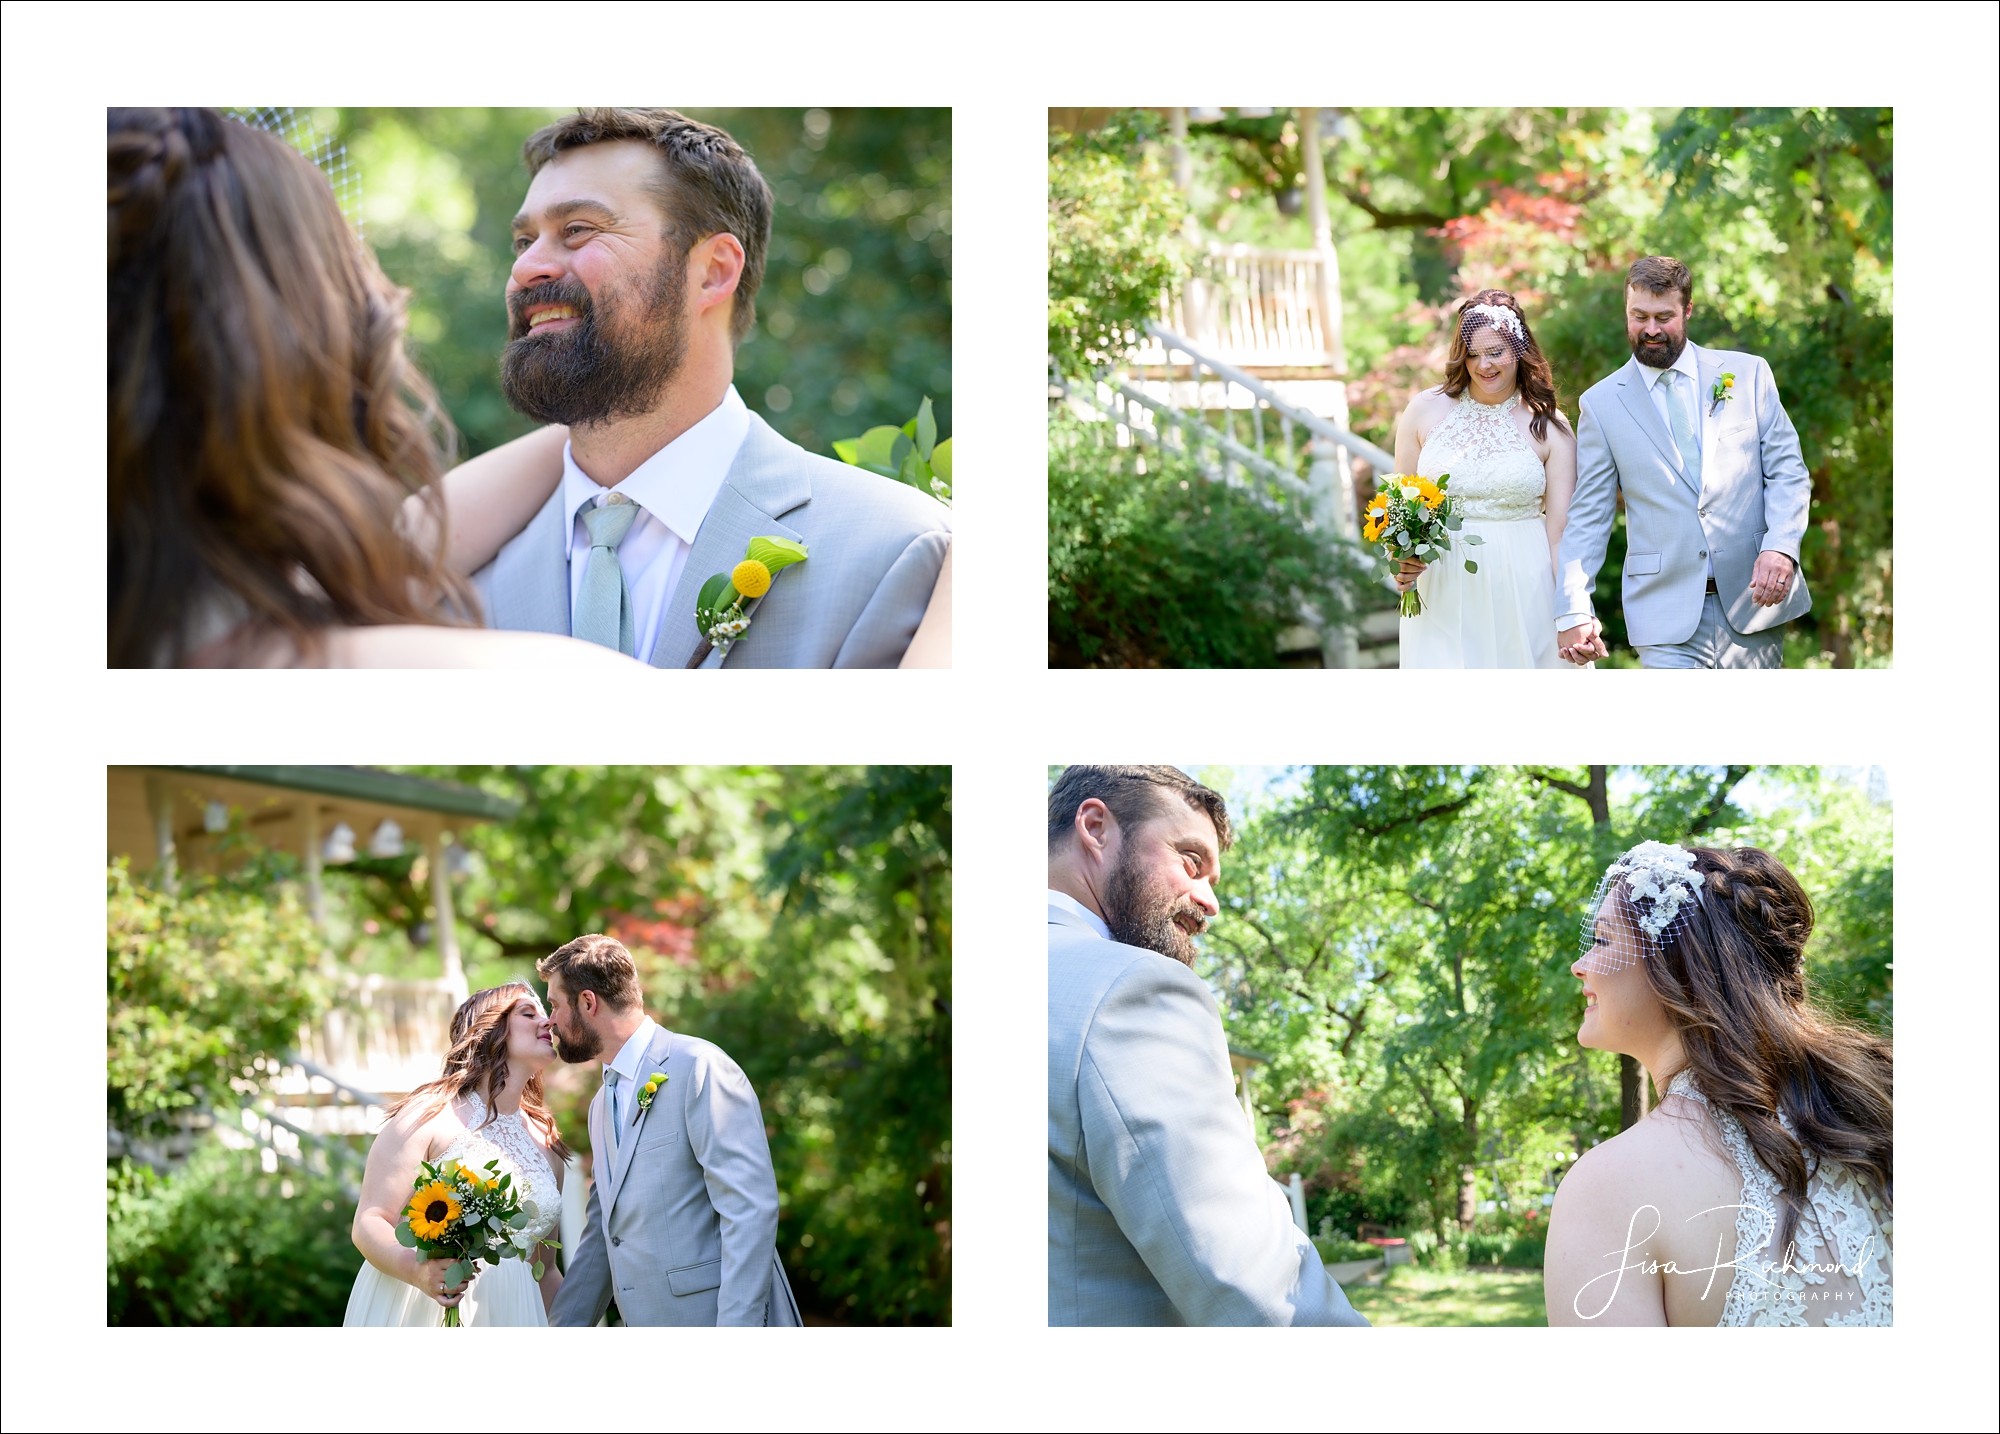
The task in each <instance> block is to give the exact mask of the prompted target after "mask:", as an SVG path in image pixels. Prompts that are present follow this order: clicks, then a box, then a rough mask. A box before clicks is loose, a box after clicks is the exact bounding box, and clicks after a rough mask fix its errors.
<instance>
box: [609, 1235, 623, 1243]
mask: <svg viewBox="0 0 2000 1434" xmlns="http://www.w3.org/2000/svg"><path fill="white" fill-rule="evenodd" d="M611 1243H612V1244H614V1245H622V1244H624V1243H625V1242H624V1241H623V1240H621V1239H619V1238H618V1237H617V1236H616V1235H613V1236H612V1237H611Z"/></svg>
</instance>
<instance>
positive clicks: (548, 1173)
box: [438, 1094, 562, 1240]
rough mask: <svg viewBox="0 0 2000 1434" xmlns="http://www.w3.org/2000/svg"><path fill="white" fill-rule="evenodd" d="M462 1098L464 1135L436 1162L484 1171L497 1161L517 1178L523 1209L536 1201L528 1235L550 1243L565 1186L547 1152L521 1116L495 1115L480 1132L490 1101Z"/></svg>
mask: <svg viewBox="0 0 2000 1434" xmlns="http://www.w3.org/2000/svg"><path fill="white" fill-rule="evenodd" d="M463 1099H464V1101H465V1133H464V1134H462V1135H459V1136H456V1137H454V1138H453V1140H452V1142H451V1144H449V1145H447V1146H446V1147H445V1148H444V1154H442V1155H440V1156H439V1157H438V1159H439V1160H440V1161H444V1160H457V1161H462V1162H464V1163H465V1164H468V1165H471V1166H474V1167H475V1168H477V1169H481V1170H483V1169H485V1168H486V1162H487V1161H489V1160H498V1161H499V1162H500V1169H501V1170H502V1171H503V1172H504V1173H506V1174H509V1175H512V1176H513V1177H514V1184H515V1185H516V1186H517V1187H518V1188H519V1189H520V1191H521V1202H522V1204H524V1205H526V1204H528V1203H530V1202H532V1203H533V1205H534V1207H535V1211H536V1213H535V1214H534V1215H533V1216H532V1217H531V1218H530V1219H529V1221H528V1223H527V1225H526V1226H525V1227H524V1229H525V1230H526V1232H527V1234H528V1236H529V1237H530V1238H531V1239H535V1240H545V1239H547V1238H548V1237H549V1235H550V1234H551V1233H552V1232H553V1231H554V1230H555V1228H556V1222H557V1221H558V1220H560V1219H561V1218H562V1187H561V1186H559V1185H557V1184H556V1172H555V1170H554V1168H553V1167H551V1166H550V1164H549V1157H548V1154H547V1152H545V1151H544V1150H543V1149H542V1147H541V1144H540V1143H539V1142H538V1141H537V1140H536V1139H535V1137H534V1136H533V1134H531V1133H530V1132H529V1130H528V1123H527V1122H526V1121H525V1120H523V1119H522V1118H521V1115H520V1112H519V1111H516V1112H515V1113H514V1114H512V1115H496V1116H495V1117H494V1118H493V1123H492V1124H491V1125H489V1126H487V1127H485V1128H484V1129H483V1130H482V1129H480V1128H479V1123H480V1122H481V1121H483V1120H485V1119H486V1102H485V1101H483V1100H481V1099H480V1098H479V1097H478V1096H476V1095H472V1094H467V1095H466V1096H464V1097H463Z"/></svg>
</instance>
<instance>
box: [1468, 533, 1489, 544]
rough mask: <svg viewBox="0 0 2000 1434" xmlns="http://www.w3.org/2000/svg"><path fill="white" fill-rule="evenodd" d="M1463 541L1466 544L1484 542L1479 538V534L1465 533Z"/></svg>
mask: <svg viewBox="0 0 2000 1434" xmlns="http://www.w3.org/2000/svg"><path fill="white" fill-rule="evenodd" d="M1465 541H1466V542H1468V543H1483V542H1485V541H1486V539H1484V538H1482V537H1480V536H1479V534H1477V533H1467V534H1466V535H1465Z"/></svg>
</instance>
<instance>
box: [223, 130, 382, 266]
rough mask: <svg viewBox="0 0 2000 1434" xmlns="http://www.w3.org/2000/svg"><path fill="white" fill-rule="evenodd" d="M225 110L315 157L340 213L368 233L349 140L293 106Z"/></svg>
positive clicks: (312, 157)
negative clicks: (349, 151)
mask: <svg viewBox="0 0 2000 1434" xmlns="http://www.w3.org/2000/svg"><path fill="white" fill-rule="evenodd" d="M223 113H225V114H227V115H229V116H230V117H231V118H232V119H238V120H241V121H242V122H243V123H244V124H247V125H249V126H250V128H252V129H261V130H263V131H265V132H266V133H267V134H274V135H276V136H277V137H278V138H279V139H281V140H283V141H284V142H285V143H286V144H288V145H290V146H291V147H292V148H293V149H295V150H297V151H298V152H299V153H300V154H302V155H304V156H305V157H306V158H307V159H309V160H311V161H312V162H313V164H314V165H315V166H316V167H317V168H318V169H319V172H320V173H321V174H324V175H325V176H326V182H327V183H328V184H330V185H332V186H333V197H334V200H335V201H336V202H337V203H338V204H339V205H340V212H341V213H342V214H344V215H346V216H347V222H348V223H349V224H352V225H353V226H354V232H355V233H356V234H361V235H364V236H365V230H364V229H363V227H362V217H361V171H360V170H359V169H357V168H355V166H354V162H353V161H352V160H350V159H349V158H348V156H347V145H346V143H345V142H343V141H342V140H340V139H339V138H337V137H336V136H334V135H330V134H328V133H327V132H326V131H325V130H323V129H321V128H320V127H319V125H318V124H317V123H316V122H315V121H314V119H313V117H312V115H311V114H310V113H301V112H300V111H299V110H298V109H296V108H295V107H293V106H291V105H265V106H262V107H260V108H256V109H232V110H225V111H224V112H223Z"/></svg>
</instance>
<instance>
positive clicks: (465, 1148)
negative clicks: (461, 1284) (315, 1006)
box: [341, 1095, 562, 1326]
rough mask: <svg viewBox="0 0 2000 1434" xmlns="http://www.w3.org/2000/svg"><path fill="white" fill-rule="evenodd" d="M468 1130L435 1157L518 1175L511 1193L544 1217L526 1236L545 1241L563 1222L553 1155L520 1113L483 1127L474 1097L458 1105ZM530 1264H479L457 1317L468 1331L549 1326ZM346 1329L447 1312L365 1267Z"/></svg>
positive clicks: (440, 1317) (436, 1321) (429, 1321)
mask: <svg viewBox="0 0 2000 1434" xmlns="http://www.w3.org/2000/svg"><path fill="white" fill-rule="evenodd" d="M459 1114H460V1116H461V1118H462V1119H463V1120H464V1122H465V1132H464V1133H463V1134H461V1135H459V1136H457V1137H456V1138H454V1139H453V1140H452V1142H451V1144H450V1145H448V1146H446V1147H445V1149H444V1153H443V1154H441V1155H440V1156H439V1157H438V1161H439V1162H440V1163H441V1162H443V1161H446V1160H457V1161H461V1162H463V1163H465V1164H468V1165H472V1166H474V1167H476V1168H478V1169H482V1170H483V1169H484V1168H485V1167H486V1162H487V1161H489V1160H498V1161H499V1162H500V1169H501V1171H502V1173H504V1174H509V1175H512V1176H513V1177H514V1187H515V1188H516V1189H518V1190H519V1191H520V1192H521V1199H522V1200H523V1202H527V1201H533V1202H534V1206H535V1208H536V1210H537V1211H539V1212H540V1214H539V1216H538V1217H537V1218H536V1219H534V1220H532V1221H530V1222H529V1223H528V1226H527V1232H528V1234H529V1235H530V1236H531V1237H532V1238H534V1239H536V1240H543V1239H546V1238H548V1236H549V1234H550V1233H551V1232H552V1231H553V1230H554V1229H555V1227H556V1222H557V1220H559V1219H560V1218H561V1217H562V1189H561V1187H560V1186H559V1185H558V1184H557V1183H556V1173H555V1170H554V1169H553V1168H552V1167H551V1166H550V1165H549V1160H548V1156H547V1155H546V1154H545V1153H544V1152H543V1150H542V1147H541V1145H540V1144H539V1143H537V1142H536V1140H535V1137H534V1136H533V1135H532V1134H530V1133H529V1131H528V1125H527V1122H526V1121H524V1120H523V1119H522V1118H521V1116H520V1114H519V1113H518V1112H516V1113H515V1114H513V1115H497V1116H495V1117H494V1118H493V1123H492V1124H491V1125H488V1126H486V1127H485V1128H484V1129H483V1130H482V1129H480V1128H479V1127H480V1122H481V1121H483V1120H485V1119H486V1104H485V1102H484V1101H482V1100H480V1098H479V1097H478V1096H476V1095H468V1096H465V1097H464V1098H463V1100H462V1102H461V1103H460V1105H459ZM533 1263H534V1259H533V1256H530V1257H529V1258H528V1259H526V1260H503V1261H501V1262H500V1265H499V1266H498V1268H495V1267H493V1266H490V1265H481V1266H480V1267H479V1273H478V1274H477V1275H476V1276H474V1277H473V1281H472V1288H471V1289H469V1290H467V1291H466V1292H465V1298H464V1299H462V1300H460V1301H459V1303H458V1317H459V1319H460V1320H461V1321H462V1322H463V1323H464V1324H466V1325H516V1326H518V1325H543V1326H546V1325H547V1324H548V1322H549V1318H548V1313H547V1311H546V1310H544V1309H543V1308H542V1291H541V1287H540V1286H539V1285H537V1284H536V1283H535V1277H534V1272H533V1271H532V1270H531V1269H530V1268H529V1266H530V1265H531V1264H533ZM341 1323H343V1324H347V1325H441V1324H443V1323H444V1306H442V1305H440V1304H439V1303H438V1302H437V1301H436V1300H433V1299H431V1298H430V1297H429V1296H427V1295H426V1294H424V1292H423V1291H421V1290H419V1289H417V1288H416V1287H415V1286H413V1285H407V1284H404V1283H403V1282H402V1281H401V1280H397V1279H391V1278H390V1277H389V1276H388V1275H385V1274H383V1273H382V1272H381V1271H380V1270H378V1269H376V1268H375V1267H374V1266H373V1265H369V1264H364V1265H362V1267H361V1273H360V1274H358V1275H356V1276H355V1277H354V1289H353V1291H352V1292H351V1293H350V1294H349V1295H348V1297H347V1318H346V1319H344V1320H343V1321H341Z"/></svg>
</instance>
